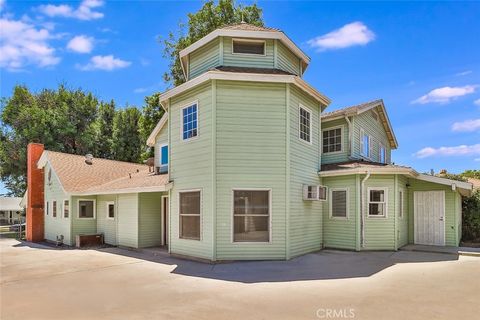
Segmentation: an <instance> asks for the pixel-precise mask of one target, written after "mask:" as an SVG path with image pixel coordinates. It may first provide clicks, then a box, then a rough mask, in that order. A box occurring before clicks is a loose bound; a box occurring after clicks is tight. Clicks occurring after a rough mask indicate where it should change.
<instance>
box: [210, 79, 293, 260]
mask: <svg viewBox="0 0 480 320" xmlns="http://www.w3.org/2000/svg"><path fill="white" fill-rule="evenodd" d="M216 92H217V99H216V108H217V109H216V115H217V121H216V128H217V133H216V151H217V152H216V159H215V160H216V169H217V171H216V184H217V194H216V198H217V207H216V212H217V217H216V219H217V220H216V221H217V222H216V226H217V230H216V234H217V248H216V249H217V259H220V260H228V259H237V260H241V259H284V258H285V245H286V242H285V197H286V194H285V185H286V175H285V169H286V168H285V159H286V149H285V141H286V130H285V128H286V112H285V111H286V90H285V84H273V83H254V82H233V81H218V82H217V90H216ZM235 188H266V189H271V198H272V208H271V224H270V225H271V242H270V243H232V215H233V213H232V201H233V200H232V189H235Z"/></svg>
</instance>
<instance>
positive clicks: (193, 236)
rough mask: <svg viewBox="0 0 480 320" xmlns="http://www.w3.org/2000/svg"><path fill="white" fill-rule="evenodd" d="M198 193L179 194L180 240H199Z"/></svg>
mask: <svg viewBox="0 0 480 320" xmlns="http://www.w3.org/2000/svg"><path fill="white" fill-rule="evenodd" d="M200 197H201V195H200V191H188V192H180V193H179V201H180V206H179V215H180V233H179V236H180V238H181V239H189V240H200V207H201V199H200Z"/></svg>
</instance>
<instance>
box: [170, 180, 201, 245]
mask: <svg viewBox="0 0 480 320" xmlns="http://www.w3.org/2000/svg"><path fill="white" fill-rule="evenodd" d="M189 192H200V239H189V238H182V237H180V231H181V227H182V226H181V222H180V194H182V193H189ZM177 197H178V207H177V208H178V213H177V215H178V239H179V240H180V241H202V240H203V192H202V189H185V190H179V191H178V193H177ZM182 216H186V217H193V216H195V217H196V216H197V215H196V214H182ZM170 221H172V220H171V219H170Z"/></svg>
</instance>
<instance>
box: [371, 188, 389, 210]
mask: <svg viewBox="0 0 480 320" xmlns="http://www.w3.org/2000/svg"><path fill="white" fill-rule="evenodd" d="M368 216H370V217H386V216H387V190H386V189H382V188H374V189H368Z"/></svg>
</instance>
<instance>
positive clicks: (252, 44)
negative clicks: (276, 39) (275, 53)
mask: <svg viewBox="0 0 480 320" xmlns="http://www.w3.org/2000/svg"><path fill="white" fill-rule="evenodd" d="M232 53H233V54H253V55H260V56H264V55H265V40H247V39H233V40H232Z"/></svg>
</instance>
